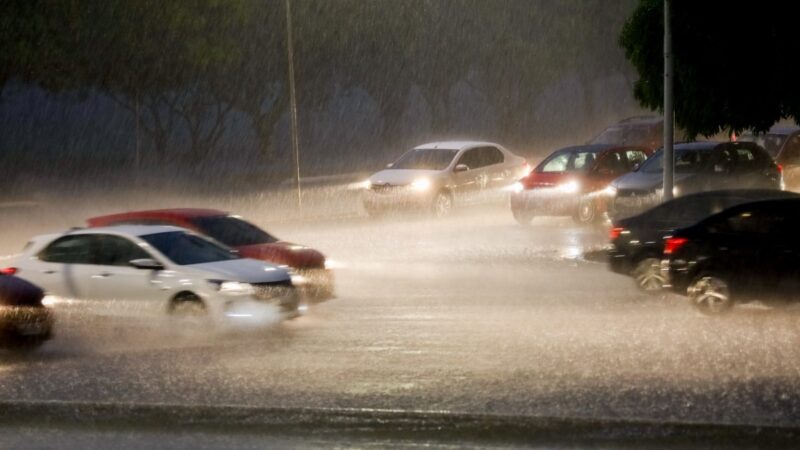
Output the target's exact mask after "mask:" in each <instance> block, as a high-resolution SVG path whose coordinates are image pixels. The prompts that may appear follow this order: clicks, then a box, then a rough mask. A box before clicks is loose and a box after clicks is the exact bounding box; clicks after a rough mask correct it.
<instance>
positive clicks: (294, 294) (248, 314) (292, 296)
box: [218, 286, 302, 328]
mask: <svg viewBox="0 0 800 450" xmlns="http://www.w3.org/2000/svg"><path fill="white" fill-rule="evenodd" d="M218 300H220V301H221V304H222V307H221V311H220V313H221V314H220V315H219V317H221V320H220V325H222V326H223V327H226V328H242V327H260V326H268V325H271V324H274V323H276V322H279V321H281V320H284V319H293V318H295V317H298V316H299V315H301V313H302V308H301V305H300V295H299V293H298V290H297V289H296V288H295V287H293V286H279V287H278V286H276V287H274V288H269V289H267V288H263V287H261V288H260V287H258V286H257V287H256V294H255V295H252V296H249V295H248V296H237V297H228V298H220V299H218Z"/></svg>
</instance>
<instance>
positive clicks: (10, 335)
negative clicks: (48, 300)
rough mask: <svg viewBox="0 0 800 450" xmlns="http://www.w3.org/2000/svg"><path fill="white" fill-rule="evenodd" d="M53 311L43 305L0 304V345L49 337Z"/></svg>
mask: <svg viewBox="0 0 800 450" xmlns="http://www.w3.org/2000/svg"><path fill="white" fill-rule="evenodd" d="M53 322H54V320H53V313H52V312H51V311H50V309H48V308H46V307H43V306H0V345H2V346H6V345H17V344H21V343H25V342H32V341H44V340H47V339H50V337H51V336H52V330H53Z"/></svg>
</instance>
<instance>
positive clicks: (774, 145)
mask: <svg viewBox="0 0 800 450" xmlns="http://www.w3.org/2000/svg"><path fill="white" fill-rule="evenodd" d="M785 140H786V135H784V134H758V135H754V134H750V133H748V134H743V135H741V136H739V139H738V141H739V142H755V143H756V144H758V145H759V146H761V147H762V148H764V149H765V150H766V151H767V153H769V155H770V156H771V157H773V158H775V157H776V156H778V152H779V151H780V149H781V146H782V145H783V142H784V141H785Z"/></svg>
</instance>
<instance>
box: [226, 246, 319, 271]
mask: <svg viewBox="0 0 800 450" xmlns="http://www.w3.org/2000/svg"><path fill="white" fill-rule="evenodd" d="M236 250H237V251H238V252H239V254H240V255H242V256H243V257H245V258H253V259H259V260H262V261H267V262H271V263H273V264H277V265H285V266H289V267H293V268H295V269H319V268H323V267H325V255H323V254H322V253H320V252H319V251H317V250H314V249H313V248H308V247H304V246H302V245H297V244H293V243H291V242H283V241H281V242H273V243H270V244H256V245H245V246H242V247H236Z"/></svg>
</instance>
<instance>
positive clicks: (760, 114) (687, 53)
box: [620, 0, 800, 137]
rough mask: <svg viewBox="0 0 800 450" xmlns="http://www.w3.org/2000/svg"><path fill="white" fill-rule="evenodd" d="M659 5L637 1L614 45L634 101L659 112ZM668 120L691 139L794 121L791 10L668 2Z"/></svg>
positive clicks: (798, 90)
mask: <svg viewBox="0 0 800 450" xmlns="http://www.w3.org/2000/svg"><path fill="white" fill-rule="evenodd" d="M663 5H664V2H663V0H640V1H639V4H638V6H637V8H636V9H635V11H634V12H633V14H632V15H631V17H630V18H629V19H628V21H627V22H626V23H625V25H624V27H623V30H622V33H621V36H620V45H621V46H622V47H623V49H624V50H625V55H626V57H627V58H628V59H629V60H630V62H631V63H633V65H634V67H635V68H636V70H637V72H638V74H639V79H638V81H636V84H635V96H636V98H637V99H638V100H639V102H641V104H642V105H643V106H645V107H647V108H651V109H659V110H660V109H663V98H664V95H663V92H664V91H663V68H664V64H663V49H664V45H663V31H664V12H663V11H664V10H663ZM672 5H673V6H672V17H671V25H672V35H673V64H674V73H675V77H674V99H675V100H674V103H675V119H676V122H677V124H678V126H679V127H681V128H683V129H685V130H686V131H687V133H688V134H689V135H690V136H691V137H694V136H696V135H698V134H699V135H705V136H710V135H714V134H717V133H719V132H728V133H730V132H740V131H742V130H745V129H750V128H752V129H755V130H756V131H765V130H767V129H769V127H770V126H772V125H773V124H774V123H775V122H776V121H778V120H780V119H786V118H791V119H794V120H795V122H797V121H798V119H800V84H798V83H797V80H796V79H795V78H796V77H795V70H794V67H795V66H794V62H793V59H794V55H796V54H798V52H797V51H798V50H800V41H798V39H797V36H796V33H797V32H796V26H795V22H796V17H797V12H798V9H800V8H799V7H798V6H797V5H796V4H795V3H793V2H788V3H785V2H774V1H762V2H758V3H749V4H747V6H746V8H742V7H740V6H739V4H736V3H731V2H726V1H722V0H706V1H702V2H692V1H688V0H673V1H672Z"/></svg>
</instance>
